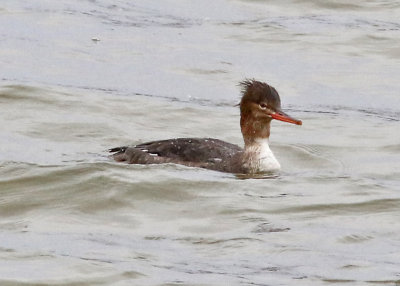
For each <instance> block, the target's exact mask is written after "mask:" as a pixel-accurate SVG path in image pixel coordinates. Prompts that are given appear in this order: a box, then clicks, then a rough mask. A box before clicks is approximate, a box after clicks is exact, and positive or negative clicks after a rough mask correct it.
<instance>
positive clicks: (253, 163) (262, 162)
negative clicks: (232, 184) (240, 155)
mask: <svg viewBox="0 0 400 286" xmlns="http://www.w3.org/2000/svg"><path fill="white" fill-rule="evenodd" d="M244 159H245V162H244V163H245V167H247V168H249V169H250V170H251V171H252V172H255V173H257V172H272V171H278V170H280V168H281V165H280V164H279V162H278V160H276V158H275V156H274V154H273V153H272V151H271V149H270V148H269V141H268V138H258V139H256V140H255V141H254V143H253V144H251V145H249V146H246V148H245V154H244Z"/></svg>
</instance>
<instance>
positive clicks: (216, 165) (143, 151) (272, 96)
mask: <svg viewBox="0 0 400 286" xmlns="http://www.w3.org/2000/svg"><path fill="white" fill-rule="evenodd" d="M240 85H241V87H242V92H243V95H242V99H241V101H240V104H239V106H240V127H241V131H242V135H243V139H244V149H242V148H240V147H239V146H237V145H234V144H231V143H227V142H224V141H221V140H218V139H212V138H177V139H169V140H161V141H152V142H148V143H143V144H139V145H136V146H132V147H117V148H113V149H110V150H109V151H110V152H111V153H114V154H113V157H114V159H115V160H116V161H118V162H121V161H124V162H127V163H129V164H162V163H175V164H182V165H186V166H190V167H200V168H206V169H212V170H217V171H221V172H230V173H242V174H255V173H268V172H274V171H277V170H279V169H280V165H279V163H278V161H277V160H276V158H275V156H274V154H273V153H272V151H271V149H270V148H269V144H268V139H269V134H270V128H271V121H272V119H276V120H280V121H285V122H289V123H293V124H297V125H301V124H302V122H301V121H300V120H297V119H295V118H293V117H290V116H289V115H287V114H286V113H284V112H283V111H282V110H281V100H280V97H279V94H278V92H277V91H276V89H275V88H273V87H272V86H270V85H268V84H266V83H263V82H259V81H256V80H245V81H243V82H241V83H240Z"/></svg>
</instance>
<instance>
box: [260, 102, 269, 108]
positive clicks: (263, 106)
mask: <svg viewBox="0 0 400 286" xmlns="http://www.w3.org/2000/svg"><path fill="white" fill-rule="evenodd" d="M267 107H268V106H267V105H266V104H265V103H260V108H261V109H267Z"/></svg>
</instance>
